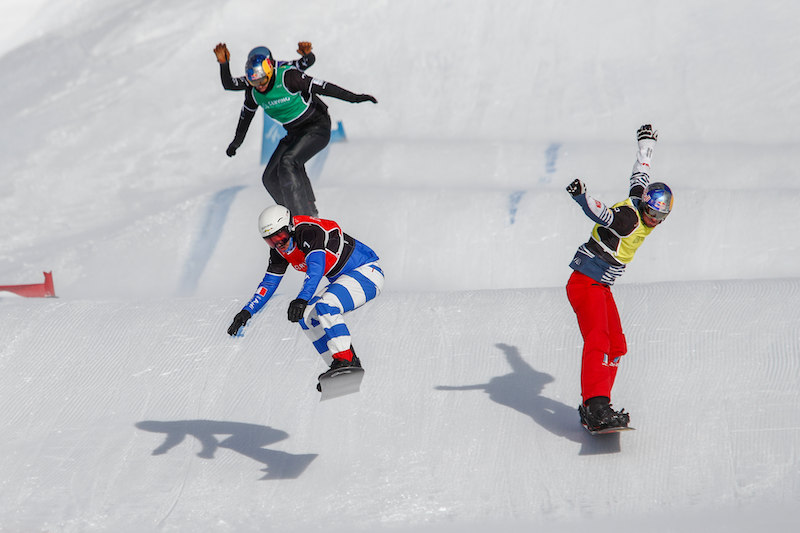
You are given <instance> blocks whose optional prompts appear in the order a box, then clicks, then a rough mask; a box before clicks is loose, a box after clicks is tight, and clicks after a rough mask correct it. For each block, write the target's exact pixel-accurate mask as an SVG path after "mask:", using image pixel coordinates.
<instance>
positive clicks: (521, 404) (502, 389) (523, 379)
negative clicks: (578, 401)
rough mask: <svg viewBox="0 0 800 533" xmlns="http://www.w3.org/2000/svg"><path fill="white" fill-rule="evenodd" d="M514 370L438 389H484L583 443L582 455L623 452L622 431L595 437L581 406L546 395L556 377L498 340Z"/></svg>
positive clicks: (554, 431) (551, 429) (497, 399)
mask: <svg viewBox="0 0 800 533" xmlns="http://www.w3.org/2000/svg"><path fill="white" fill-rule="evenodd" d="M495 346H497V348H499V349H500V350H502V351H503V353H504V354H505V356H506V360H507V361H508V364H509V365H510V366H511V370H512V372H511V373H510V374H505V375H503V376H498V377H494V378H492V379H490V380H489V382H488V383H482V384H478V385H462V386H438V387H436V389H437V390H445V391H467V390H482V391H483V392H485V393H486V394H488V395H489V398H490V399H491V400H492V401H494V402H497V403H499V404H500V405H504V406H506V407H510V408H512V409H514V410H515V411H519V412H520V413H522V414H524V415H527V416H529V417H531V418H532V419H533V421H534V422H536V423H537V424H539V425H540V426H542V427H543V428H544V429H546V430H547V431H549V432H550V433H552V434H554V435H556V436H558V437H563V438H565V439H568V440H570V441H572V442H575V443H578V444H580V445H581V450H580V452H579V455H598V454H607V453H618V452H619V451H620V438H619V437H620V435H619V433H611V434H608V435H595V436H592V435H590V434H589V433H588V432H586V431H585V430H584V429H583V427H582V426H581V424H580V421H579V417H578V410H577V407H575V408H573V407H570V406H568V405H566V404H563V403H561V402H559V401H557V400H553V399H551V398H547V397H546V396H542V392H543V391H544V388H545V385H547V384H548V383H552V382H553V381H554V378H553V376H551V375H550V374H546V373H544V372H539V371H537V370H535V369H534V368H533V367H532V366H530V365H529V364H528V363H527V362H526V361H525V360H524V359H523V358H522V356H521V355H520V353H519V349H518V348H517V347H516V346H509V345H508V344H503V343H498V344H496V345H495Z"/></svg>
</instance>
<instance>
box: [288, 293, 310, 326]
mask: <svg viewBox="0 0 800 533" xmlns="http://www.w3.org/2000/svg"><path fill="white" fill-rule="evenodd" d="M307 305H308V300H303V299H302V298H295V299H294V300H292V303H290V304H289V313H288V315H289V322H300V319H301V318H303V313H305V311H306V306H307Z"/></svg>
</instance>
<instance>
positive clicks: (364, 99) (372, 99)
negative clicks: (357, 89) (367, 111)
mask: <svg viewBox="0 0 800 533" xmlns="http://www.w3.org/2000/svg"><path fill="white" fill-rule="evenodd" d="M361 102H372V103H373V104H377V103H378V101H377V100H376V99H375V97H374V96H372V95H371V94H359V95H357V96H356V103H357V104H360V103H361Z"/></svg>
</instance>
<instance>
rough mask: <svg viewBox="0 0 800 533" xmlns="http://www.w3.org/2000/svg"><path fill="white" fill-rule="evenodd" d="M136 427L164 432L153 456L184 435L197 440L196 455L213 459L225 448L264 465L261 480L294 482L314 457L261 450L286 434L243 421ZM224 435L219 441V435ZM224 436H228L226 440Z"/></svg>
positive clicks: (144, 423)
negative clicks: (198, 445)
mask: <svg viewBox="0 0 800 533" xmlns="http://www.w3.org/2000/svg"><path fill="white" fill-rule="evenodd" d="M136 427H137V428H139V429H141V430H144V431H150V432H152V433H164V434H165V435H166V439H165V440H164V442H163V443H162V444H161V446H159V447H158V448H156V449H155V450H153V455H163V454H165V453H167V452H168V451H170V450H171V449H172V448H174V447H175V446H177V445H178V444H180V443H181V442H183V440H184V439H185V438H186V437H187V436H189V435H190V436H192V437H194V438H196V439H197V440H198V441H200V444H201V445H202V449H201V450H200V452H198V454H197V456H198V457H202V458H204V459H213V458H214V454H215V453H216V451H217V449H218V448H227V449H229V450H233V451H235V452H237V453H240V454H242V455H244V456H245V457H249V458H251V459H253V460H255V461H258V462H259V463H262V464H264V465H265V468H263V469H262V471H264V472H266V474H265V475H264V477H262V478H261V479H295V478H298V477H300V475H301V474H302V473H303V472H304V471H305V469H306V468H308V465H310V464H311V461H313V460H314V459H315V458H316V457H317V454H302V455H295V454H291V453H286V452H281V451H278V450H270V449H267V448H264V446H268V445H270V444H275V443H276V442H280V441H282V440H284V439H286V438H287V437H288V436H289V434H288V433H286V432H285V431H281V430H279V429H274V428H271V427H269V426H259V425H256V424H246V423H243V422H220V421H214V420H176V421H173V422H160V421H155V420H145V421H142V422H138V423H137V424H136ZM220 435H221V436H223V437H222V438H221V437H219V436H220ZM226 436H227V437H226Z"/></svg>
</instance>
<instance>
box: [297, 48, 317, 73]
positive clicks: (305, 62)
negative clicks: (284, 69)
mask: <svg viewBox="0 0 800 533" xmlns="http://www.w3.org/2000/svg"><path fill="white" fill-rule="evenodd" d="M316 60H317V57H316V56H315V55H314V52H309V53H308V55H304V56H303V57H301V58H300V59H295V60H294V61H292V63H293V64H294V66H295V67H297V68H298V69H300V70H303V71H304V70H306V69H307V68H308V67H310V66H311V65H313V64H314V62H315V61H316Z"/></svg>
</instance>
